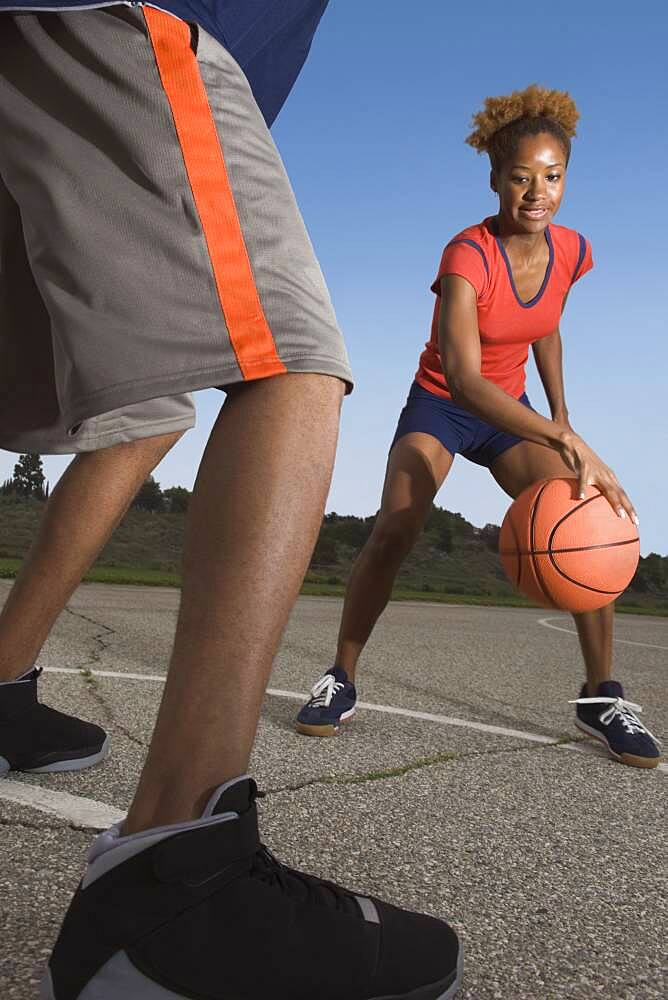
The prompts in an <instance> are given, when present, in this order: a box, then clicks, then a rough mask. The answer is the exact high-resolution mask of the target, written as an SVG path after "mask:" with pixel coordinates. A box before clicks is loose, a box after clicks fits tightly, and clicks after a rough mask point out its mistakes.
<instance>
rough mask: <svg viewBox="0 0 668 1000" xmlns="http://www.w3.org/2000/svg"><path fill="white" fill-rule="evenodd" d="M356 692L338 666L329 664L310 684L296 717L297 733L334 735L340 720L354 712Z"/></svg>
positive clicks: (345, 719)
mask: <svg viewBox="0 0 668 1000" xmlns="http://www.w3.org/2000/svg"><path fill="white" fill-rule="evenodd" d="M356 701H357V692H356V691H355V685H354V684H351V683H350V681H349V680H348V674H347V673H346V672H345V670H343V669H342V668H341V667H332V669H331V670H328V671H327V673H326V674H323V676H322V677H321V678H320V680H319V681H316V683H315V684H314V685H313V690H312V691H311V697H310V698H309V700H308V701H307V702H306V704H305V705H304V707H303V708H302V710H301V711H300V713H299V715H298V716H297V732H298V733H304V735H305V736H335V735H336V734H337V732H338V731H339V726H340V725H341V723H342V722H346V721H347V720H348V719H350V718H352V716H353V715H354V714H355V702H356Z"/></svg>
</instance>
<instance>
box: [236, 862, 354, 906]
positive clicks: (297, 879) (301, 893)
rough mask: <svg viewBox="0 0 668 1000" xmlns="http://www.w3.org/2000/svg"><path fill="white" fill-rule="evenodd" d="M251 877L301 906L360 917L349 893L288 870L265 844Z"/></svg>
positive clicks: (322, 881) (312, 877) (328, 883)
mask: <svg viewBox="0 0 668 1000" xmlns="http://www.w3.org/2000/svg"><path fill="white" fill-rule="evenodd" d="M251 873H252V874H253V875H255V876H257V877H258V878H260V879H261V881H263V882H266V883H268V884H269V885H276V886H278V887H279V888H280V889H281V891H282V892H285V893H286V894H287V895H288V896H291V897H292V898H293V899H297V900H299V901H300V902H303V903H304V902H305V903H316V904H318V905H320V906H327V907H331V908H333V909H335V910H343V911H344V912H346V913H352V914H354V915H356V916H358V915H359V912H360V911H359V907H358V905H357V903H356V902H355V899H354V895H353V894H352V893H350V892H348V891H347V890H345V889H343V888H342V887H341V886H338V885H336V884H334V883H333V882H327V881H325V880H323V879H319V878H316V877H315V876H313V875H307V874H306V873H305V872H299V871H295V870H294V869H293V868H288V867H287V866H286V865H284V864H282V863H281V862H280V861H279V860H278V858H276V857H274V855H273V854H272V853H271V851H270V850H269V849H268V848H267V847H265V846H264V844H263V845H262V847H261V848H260V850H259V851H257V852H256V854H254V855H253V861H252V868H251Z"/></svg>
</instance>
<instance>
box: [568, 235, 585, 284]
mask: <svg viewBox="0 0 668 1000" xmlns="http://www.w3.org/2000/svg"><path fill="white" fill-rule="evenodd" d="M578 239H579V241H580V252H579V254H578V262H577V264H576V265H575V270H574V271H573V277H572V278H571V285H572V284H573V282H574V281H575V280H576V279H577V276H578V271H579V270H580V268H581V267H582V261H583V260H584V259H585V254H586V252H587V241H586V239H585V238H584V236H582V235H581V234H580V233H578Z"/></svg>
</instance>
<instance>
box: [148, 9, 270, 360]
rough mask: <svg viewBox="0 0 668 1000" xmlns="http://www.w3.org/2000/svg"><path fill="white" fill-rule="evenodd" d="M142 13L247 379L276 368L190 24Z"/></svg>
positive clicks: (152, 12) (157, 13) (232, 337)
mask: <svg viewBox="0 0 668 1000" xmlns="http://www.w3.org/2000/svg"><path fill="white" fill-rule="evenodd" d="M144 17H145V18H146V24H147V26H148V31H149V36H150V39H151V43H152V45H153V51H154V52H155V58H156V62H157V65H158V71H159V73H160V79H161V80H162V85H163V87H164V90H165V94H166V95H167V100H168V101H169V104H170V107H171V110H172V115H173V117H174V124H175V125H176V133H177V136H178V139H179V143H180V145H181V151H182V153H183V159H184V161H185V167H186V172H187V174H188V179H189V181H190V187H191V190H192V193H193V197H194V199H195V205H196V207H197V211H198V213H199V217H200V221H201V223H202V229H203V231H204V238H205V240H206V243H207V246H208V250H209V257H210V259H211V265H212V268H213V274H214V278H215V281H216V288H217V290H218V298H219V300H220V304H221V307H222V310H223V315H224V316H225V322H226V324H227V329H228V331H229V334H230V340H231V342H232V347H233V348H234V353H235V354H236V357H237V361H238V364H239V368H240V369H241V373H242V375H243V377H244V378H248V379H253V378H266V377H267V376H269V375H278V374H281V373H284V372H285V371H286V367H285V365H284V364H283V362H282V361H281V359H280V358H279V357H278V354H277V353H276V344H275V343H274V338H273V336H272V333H271V330H270V328H269V324H268V323H267V318H266V316H265V315H264V310H263V309H262V303H261V302H260V297H259V295H258V291H257V288H256V286H255V279H254V277H253V271H252V269H251V264H250V260H249V258H248V250H247V249H246V243H245V241H244V236H243V232H242V230H241V223H240V222H239V216H238V213H237V207H236V205H235V203H234V195H233V194H232V189H231V187H230V181H229V177H228V174H227V167H226V165H225V158H224V156H223V151H222V149H221V146H220V140H219V138H218V133H217V131H216V123H215V121H214V119H213V115H212V113H211V108H210V106H209V101H208V98H207V94H206V89H205V87H204V83H203V81H202V77H201V75H200V72H199V67H198V65H197V59H196V57H195V53H194V52H193V50H192V48H191V42H190V27H189V26H188V25H187V24H186V23H185V22H184V21H180V20H178V18H176V17H173V16H172V15H170V14H165V13H163V12H162V11H160V10H156V9H155V8H153V7H144Z"/></svg>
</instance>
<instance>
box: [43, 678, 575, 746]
mask: <svg viewBox="0 0 668 1000" xmlns="http://www.w3.org/2000/svg"><path fill="white" fill-rule="evenodd" d="M45 670H46V672H47V673H58V674H80V673H81V671H79V670H75V669H73V668H72V667H46V668H45ZM91 673H92V674H93V676H94V677H114V678H117V679H120V680H128V679H129V680H139V681H151V682H158V683H160V684H164V682H165V677H164V675H162V674H131V673H123V671H121V670H91ZM267 694H268V695H271V696H272V697H274V698H289V699H290V700H291V701H306V699H307V698H308V697H309V696H308V694H306V693H305V692H304V691H284V690H282V689H281V688H267ZM357 707H358V708H362V709H366V710H367V711H368V712H381V713H383V714H384V715H401V716H403V717H404V718H407V719H420V720H421V721H424V722H435V723H437V724H438V725H441V726H459V727H460V728H462V729H475V730H477V732H480V733H490V734H492V735H493V736H512V737H513V738H514V739H518V740H529V742H531V743H554V740H555V737H554V736H541V735H540V734H538V733H525V732H524V731H523V730H520V729H505V728H504V727H502V726H490V725H488V724H487V723H485V722H473V721H471V720H469V719H456V718H454V717H453V716H451V715H434V714H432V713H431V712H418V711H415V710H414V709H410V708H397V707H395V706H394V705H376V704H373V703H371V702H368V701H358V702H357Z"/></svg>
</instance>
